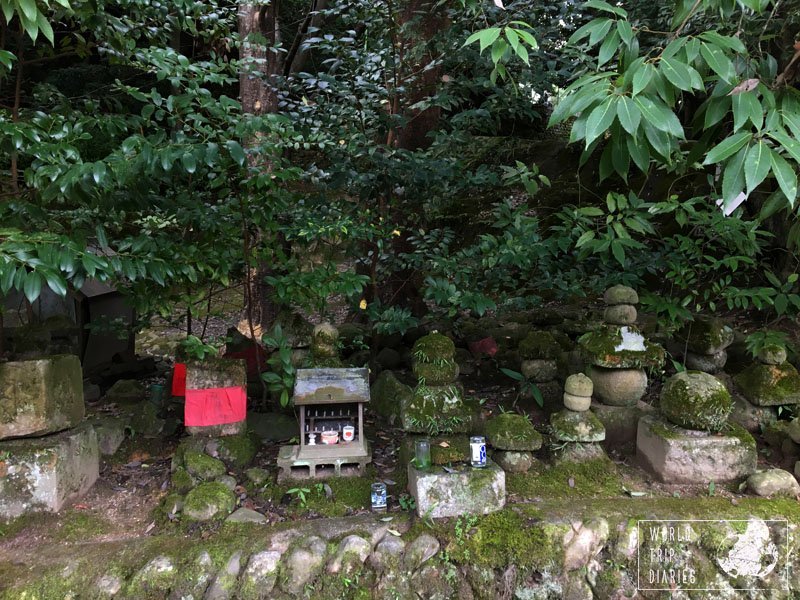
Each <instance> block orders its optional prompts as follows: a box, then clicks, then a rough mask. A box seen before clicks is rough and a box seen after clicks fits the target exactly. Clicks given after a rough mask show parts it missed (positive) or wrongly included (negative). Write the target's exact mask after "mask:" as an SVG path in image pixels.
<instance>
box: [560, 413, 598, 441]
mask: <svg viewBox="0 0 800 600" xmlns="http://www.w3.org/2000/svg"><path fill="white" fill-rule="evenodd" d="M550 428H551V429H552V432H553V437H554V438H555V439H557V440H559V441H561V442H584V443H591V442H602V441H603V440H604V439H606V430H605V427H603V424H602V423H601V422H600V420H599V419H598V418H597V417H596V416H594V415H593V414H592V413H591V412H573V411H571V410H562V411H560V412H557V413H554V414H553V415H551V416H550Z"/></svg>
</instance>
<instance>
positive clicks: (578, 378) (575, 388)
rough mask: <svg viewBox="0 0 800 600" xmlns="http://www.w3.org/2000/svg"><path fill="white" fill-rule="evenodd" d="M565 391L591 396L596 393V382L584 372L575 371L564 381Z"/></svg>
mask: <svg viewBox="0 0 800 600" xmlns="http://www.w3.org/2000/svg"><path fill="white" fill-rule="evenodd" d="M564 393H566V394H571V395H573V396H582V397H584V398H591V396H592V394H593V393H594V383H592V380H591V379H590V378H589V377H587V376H586V375H584V374H583V373H575V374H574V375H570V376H569V377H567V380H566V381H565V382H564Z"/></svg>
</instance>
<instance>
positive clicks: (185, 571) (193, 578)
mask: <svg viewBox="0 0 800 600" xmlns="http://www.w3.org/2000/svg"><path fill="white" fill-rule="evenodd" d="M215 571H216V566H215V565H214V561H213V560H211V555H210V554H209V553H208V552H207V551H206V550H202V551H200V552H199V553H198V554H197V555H196V556H195V557H194V559H193V560H191V561H187V562H185V563H184V562H183V561H182V564H181V568H180V569H178V573H177V577H176V578H175V581H174V583H173V584H172V585H171V586H170V592H169V596H168V598H169V600H180V599H182V598H197V599H198V600H199V599H200V598H202V597H203V595H204V594H205V593H206V590H207V589H208V586H209V584H210V583H211V581H212V579H213V578H214V575H215Z"/></svg>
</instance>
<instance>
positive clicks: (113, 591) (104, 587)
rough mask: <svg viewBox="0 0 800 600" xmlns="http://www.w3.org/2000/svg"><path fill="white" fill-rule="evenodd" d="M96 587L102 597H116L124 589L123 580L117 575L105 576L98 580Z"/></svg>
mask: <svg viewBox="0 0 800 600" xmlns="http://www.w3.org/2000/svg"><path fill="white" fill-rule="evenodd" d="M94 587H95V588H96V589H97V593H98V594H100V596H102V597H109V598H110V597H113V596H116V595H117V594H118V593H119V592H120V590H121V589H122V579H120V578H119V577H117V576H116V575H103V576H101V577H98V578H97V581H95V584H94Z"/></svg>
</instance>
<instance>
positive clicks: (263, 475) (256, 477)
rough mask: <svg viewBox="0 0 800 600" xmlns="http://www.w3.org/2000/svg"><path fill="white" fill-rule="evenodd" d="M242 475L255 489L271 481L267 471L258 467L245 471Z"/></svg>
mask: <svg viewBox="0 0 800 600" xmlns="http://www.w3.org/2000/svg"><path fill="white" fill-rule="evenodd" d="M244 474H245V477H247V479H248V480H249V481H250V482H251V483H252V484H253V485H254V486H256V487H260V486H263V485H264V484H265V483H267V482H268V481H271V480H272V475H270V474H269V471H266V470H264V469H260V468H258V467H253V468H252V469H247V471H245V472H244Z"/></svg>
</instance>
